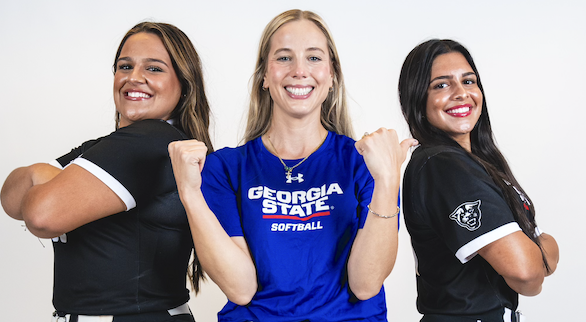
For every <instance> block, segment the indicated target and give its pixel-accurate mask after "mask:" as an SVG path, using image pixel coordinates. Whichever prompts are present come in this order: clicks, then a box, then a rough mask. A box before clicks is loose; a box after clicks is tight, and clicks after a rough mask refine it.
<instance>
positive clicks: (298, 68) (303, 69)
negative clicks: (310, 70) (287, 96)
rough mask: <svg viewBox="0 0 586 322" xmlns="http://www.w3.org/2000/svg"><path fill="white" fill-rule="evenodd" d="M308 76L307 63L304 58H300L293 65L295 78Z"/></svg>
mask: <svg viewBox="0 0 586 322" xmlns="http://www.w3.org/2000/svg"><path fill="white" fill-rule="evenodd" d="M306 77H307V64H306V63H305V62H304V61H303V60H302V59H298V60H297V62H296V63H295V65H294V67H293V78H306Z"/></svg>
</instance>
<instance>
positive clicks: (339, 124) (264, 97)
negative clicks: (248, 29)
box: [244, 9, 354, 142]
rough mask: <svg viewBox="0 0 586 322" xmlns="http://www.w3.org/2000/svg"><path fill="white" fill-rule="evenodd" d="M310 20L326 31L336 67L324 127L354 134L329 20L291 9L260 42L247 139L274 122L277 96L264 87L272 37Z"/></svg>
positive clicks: (268, 28) (271, 25) (322, 118)
mask: <svg viewBox="0 0 586 322" xmlns="http://www.w3.org/2000/svg"><path fill="white" fill-rule="evenodd" d="M299 20H309V21H311V22H313V23H314V24H315V25H316V26H317V27H318V28H319V29H320V30H321V31H322V32H323V34H324V36H325V37H326V40H327V43H328V49H329V55H330V61H331V68H332V71H333V85H332V90H331V91H330V92H329V93H328V96H327V97H326V100H325V101H324V102H323V103H322V107H321V116H320V121H321V124H322V125H323V126H324V128H325V129H326V130H328V131H333V132H336V133H338V134H342V135H346V136H349V137H352V136H353V134H354V132H353V130H352V124H351V122H350V117H349V116H348V108H347V105H346V89H345V87H344V76H343V75H342V67H341V65H340V59H339V56H338V51H337V50H336V45H335V43H334V39H333V38H332V35H331V33H330V31H329V30H328V27H327V26H326V23H325V22H324V21H323V19H322V18H321V17H320V16H318V15H317V14H315V13H313V12H311V11H301V10H297V9H295V10H289V11H285V12H283V13H281V14H280V15H278V16H276V17H275V18H273V20H271V22H269V23H268V24H267V26H266V27H265V29H264V31H263V33H262V36H261V38H260V43H259V46H258V57H257V61H256V68H255V71H254V74H253V75H252V89H251V93H250V105H249V108H248V119H247V123H246V131H245V133H244V141H245V142H248V141H252V140H254V139H256V138H258V137H260V136H262V135H263V134H265V133H266V132H267V131H268V130H269V128H270V126H271V117H272V114H273V100H272V98H271V95H270V93H269V91H266V90H263V88H262V85H263V80H264V76H265V74H266V72H267V61H268V56H269V51H270V49H271V38H272V36H273V35H274V34H275V32H276V31H277V30H278V29H279V28H280V27H281V26H283V25H284V24H286V23H288V22H291V21H299Z"/></svg>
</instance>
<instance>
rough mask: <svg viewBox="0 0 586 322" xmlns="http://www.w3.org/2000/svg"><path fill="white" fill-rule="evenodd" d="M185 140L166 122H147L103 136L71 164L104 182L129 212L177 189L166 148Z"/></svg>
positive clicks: (181, 134)
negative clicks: (143, 203) (139, 203)
mask: <svg viewBox="0 0 586 322" xmlns="http://www.w3.org/2000/svg"><path fill="white" fill-rule="evenodd" d="M185 138H186V137H185V135H184V134H183V133H182V132H180V131H179V130H177V129H176V128H174V127H173V126H172V125H170V124H168V123H167V122H164V121H160V120H144V121H140V122H136V123H133V124H131V125H129V126H126V127H124V128H121V129H119V130H117V131H115V132H113V133H112V134H110V135H108V136H106V137H103V138H102V139H101V140H99V142H96V143H94V144H93V145H92V146H91V147H90V148H88V149H87V150H85V151H83V153H82V154H81V156H80V157H78V158H76V159H75V160H73V161H72V163H73V164H76V165H78V166H80V167H82V168H84V169H85V170H87V171H89V172H90V173H92V174H93V175H94V176H96V177H97V178H99V179H100V180H101V181H102V182H104V183H105V184H106V185H107V186H108V187H109V188H110V189H112V191H114V192H115V193H116V194H117V195H118V196H119V197H120V198H121V199H122V200H123V201H124V203H125V204H126V208H127V210H130V209H132V208H134V207H135V206H136V204H137V203H138V202H140V201H141V200H147V199H149V198H152V197H153V196H156V195H159V194H162V193H166V192H170V191H173V190H175V189H176V185H175V181H174V180H171V179H172V178H173V172H172V168H171V162H170V158H169V153H168V150H167V147H168V145H169V143H171V142H172V141H177V140H182V139H185ZM170 178H171V179H170Z"/></svg>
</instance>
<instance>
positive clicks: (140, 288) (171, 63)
mask: <svg viewBox="0 0 586 322" xmlns="http://www.w3.org/2000/svg"><path fill="white" fill-rule="evenodd" d="M113 92H114V103H115V105H116V131H115V132H112V133H111V134H109V135H107V136H104V137H101V138H98V139H96V140H90V141H87V142H85V143H83V144H82V145H81V146H80V147H79V148H76V149H73V150H72V151H71V152H70V153H68V154H65V155H64V156H62V157H60V158H58V159H57V160H56V161H55V162H53V163H51V164H47V163H37V164H34V165H31V166H28V167H23V168H18V169H16V170H14V171H13V172H12V173H11V174H10V175H9V176H8V178H7V179H6V182H5V183H4V186H3V187H2V194H1V197H2V206H3V207H4V210H5V211H6V213H7V214H9V215H10V216H11V217H13V218H15V219H19V220H24V221H25V223H26V225H27V228H28V229H29V230H30V231H31V232H32V233H33V234H35V235H36V236H38V237H43V238H53V248H54V251H55V269H54V288H53V305H54V306H55V309H56V312H55V313H54V314H53V320H54V321H71V322H74V321H78V322H84V321H85V322H91V321H98V320H99V321H115V322H155V321H191V322H193V317H192V315H191V312H190V310H189V307H188V306H187V301H188V300H189V290H188V289H187V288H186V287H185V284H186V276H187V272H188V266H189V265H188V264H189V258H190V256H191V254H192V251H193V243H192V239H191V234H190V230H189V224H188V222H187V217H186V215H185V210H184V208H183V206H182V204H181V201H180V199H179V196H178V194H177V187H176V184H175V180H174V177H173V172H172V168H171V161H170V159H169V155H168V150H167V147H168V145H169V143H170V142H172V141H176V140H183V139H190V138H196V139H198V140H201V141H202V142H205V143H204V144H205V145H206V146H207V147H208V149H209V151H213V148H212V145H211V142H210V139H209V134H208V124H209V113H210V111H209V106H208V102H207V99H206V95H205V90H204V83H203V77H202V72H201V63H200V60H199V56H198V54H197V52H196V51H195V48H194V47H193V44H192V43H191V41H190V40H189V38H187V36H186V35H185V34H184V33H183V32H182V31H181V30H179V29H178V28H177V27H175V26H173V25H170V24H165V23H156V22H143V23H139V24H138V25H136V26H134V27H133V28H132V29H130V30H129V31H128V32H127V33H126V35H125V36H124V38H123V39H122V42H121V43H120V46H119V48H118V51H117V53H116V56H115V59H114V91H113ZM198 266H199V265H198V264H197V256H195V264H194V266H193V273H192V274H193V275H192V278H193V280H192V281H193V284H194V288H195V290H196V292H197V291H198V289H199V288H198V281H199V279H200V278H201V277H202V271H201V269H199V267H198Z"/></svg>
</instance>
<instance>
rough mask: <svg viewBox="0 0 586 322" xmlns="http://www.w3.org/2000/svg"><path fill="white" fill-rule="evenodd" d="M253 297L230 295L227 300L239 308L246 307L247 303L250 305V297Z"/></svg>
mask: <svg viewBox="0 0 586 322" xmlns="http://www.w3.org/2000/svg"><path fill="white" fill-rule="evenodd" d="M253 296H254V295H249V294H238V295H236V294H235V295H232V296H229V297H228V300H230V302H233V303H234V304H236V305H240V306H245V305H248V303H250V301H252V297H253Z"/></svg>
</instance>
